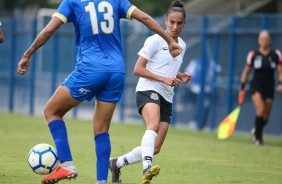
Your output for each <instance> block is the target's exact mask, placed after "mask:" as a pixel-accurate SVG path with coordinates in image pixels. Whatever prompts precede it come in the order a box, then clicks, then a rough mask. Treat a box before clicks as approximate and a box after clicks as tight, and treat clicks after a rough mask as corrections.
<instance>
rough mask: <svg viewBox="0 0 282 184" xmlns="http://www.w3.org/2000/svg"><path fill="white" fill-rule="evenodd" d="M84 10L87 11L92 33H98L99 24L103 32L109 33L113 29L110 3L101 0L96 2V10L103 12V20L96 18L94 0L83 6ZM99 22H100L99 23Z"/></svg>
mask: <svg viewBox="0 0 282 184" xmlns="http://www.w3.org/2000/svg"><path fill="white" fill-rule="evenodd" d="M85 11H86V12H88V13H89V16H90V22H91V27H92V32H93V34H94V35H96V34H99V26H101V30H102V31H103V32H104V33H105V34H111V33H112V32H113V30H114V18H113V13H114V11H113V7H112V5H111V4H110V3H108V2H106V1H102V2H100V3H99V4H98V12H100V13H103V17H104V20H103V21H102V20H100V21H99V20H98V17H97V13H96V7H95V4H94V2H89V3H88V5H87V6H85ZM99 22H100V24H99Z"/></svg>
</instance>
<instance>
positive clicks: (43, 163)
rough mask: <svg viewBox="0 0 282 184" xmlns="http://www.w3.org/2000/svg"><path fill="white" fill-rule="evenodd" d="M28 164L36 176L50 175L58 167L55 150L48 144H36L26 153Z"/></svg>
mask: <svg viewBox="0 0 282 184" xmlns="http://www.w3.org/2000/svg"><path fill="white" fill-rule="evenodd" d="M27 159H28V164H29V166H30V167H31V169H32V170H33V172H35V173H36V174H41V175H46V174H50V173H52V172H53V171H54V170H55V169H56V168H57V166H58V156H57V151H56V149H55V148H54V147H53V146H51V145H49V144H45V143H42V144H37V145H36V146H34V147H33V148H31V150H30V151H29V153H28V157H27Z"/></svg>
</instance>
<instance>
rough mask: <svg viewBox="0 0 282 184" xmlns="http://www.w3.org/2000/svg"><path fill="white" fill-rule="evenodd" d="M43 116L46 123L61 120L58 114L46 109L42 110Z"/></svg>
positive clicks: (61, 116)
mask: <svg viewBox="0 0 282 184" xmlns="http://www.w3.org/2000/svg"><path fill="white" fill-rule="evenodd" d="M44 116H45V119H46V120H47V121H48V122H51V121H52V120H56V119H62V118H63V115H61V114H60V112H56V111H54V109H52V108H48V107H45V108H44Z"/></svg>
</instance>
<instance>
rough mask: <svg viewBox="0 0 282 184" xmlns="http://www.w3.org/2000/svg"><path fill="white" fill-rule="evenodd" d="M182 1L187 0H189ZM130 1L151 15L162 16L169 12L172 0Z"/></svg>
mask: <svg viewBox="0 0 282 184" xmlns="http://www.w3.org/2000/svg"><path fill="white" fill-rule="evenodd" d="M182 1H183V2H187V1H188V0H182ZM130 2H131V3H132V4H134V5H135V6H137V7H138V8H139V9H140V10H142V11H144V12H146V13H148V14H150V15H151V16H161V15H164V14H166V13H167V10H168V7H169V5H170V3H171V2H172V0H153V1H152V0H143V1H140V0H130Z"/></svg>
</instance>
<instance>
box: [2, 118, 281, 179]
mask: <svg viewBox="0 0 282 184" xmlns="http://www.w3.org/2000/svg"><path fill="white" fill-rule="evenodd" d="M66 122H67V126H68V133H69V141H70V144H71V149H72V155H73V158H74V161H75V164H76V166H77V168H78V171H79V176H78V177H77V179H76V180H71V181H68V180H67V181H62V182H60V184H64V183H69V184H72V183H77V184H95V183H96V182H95V173H96V171H95V153H94V142H93V135H92V124H91V121H86V120H71V119H69V120H66ZM144 129H145V127H144V126H140V125H128V124H117V123H113V124H112V126H111V131H110V134H111V141H112V156H113V157H115V156H118V155H121V154H123V153H125V152H128V151H130V150H131V149H132V148H133V147H135V146H137V145H139V144H140V142H141V137H142V135H143V132H144ZM251 142H252V138H251V136H250V135H238V134H235V135H234V136H233V137H231V138H230V139H229V140H226V141H218V140H217V139H216V134H215V133H207V132H197V131H191V130H179V129H174V128H171V129H170V131H169V133H168V136H167V139H166V141H165V144H164V146H163V149H162V151H161V153H160V154H159V155H157V156H156V157H154V162H153V163H154V164H158V165H160V166H161V172H160V174H159V176H158V177H156V178H154V180H153V182H152V183H154V184H179V183H180V184H220V183H232V184H234V183H247V184H250V183H255V184H258V183H261V184H262V183H263V184H265V183H269V184H276V183H277V184H281V183H282V139H281V137H280V138H273V137H266V138H265V145H264V146H261V147H256V146H254V145H253V144H251ZM38 143H49V144H52V145H54V144H53V141H52V138H51V135H50V133H49V129H48V127H47V123H46V122H45V120H44V118H42V117H30V116H25V115H10V114H5V113H0V146H1V148H0V165H1V169H0V183H1V184H6V183H7V184H36V183H38V184H39V183H40V180H41V178H42V176H40V175H36V174H35V173H33V172H32V170H31V169H30V168H29V166H28V163H27V154H28V152H29V150H30V149H31V148H32V147H33V146H34V145H36V144H38ZM141 177H142V164H141V163H139V164H136V165H132V166H128V167H125V168H123V169H122V179H123V181H124V183H125V184H139V183H141V182H140V181H141ZM109 180H110V179H109ZM109 183H111V182H109Z"/></svg>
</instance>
